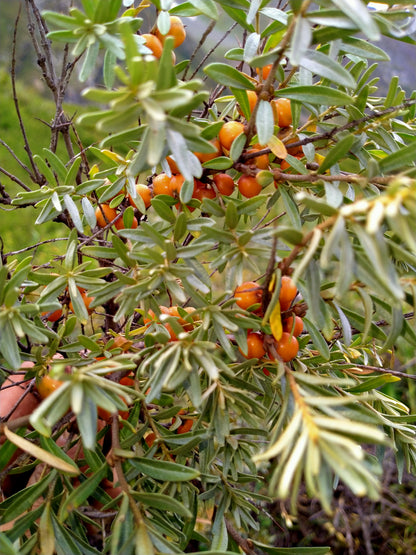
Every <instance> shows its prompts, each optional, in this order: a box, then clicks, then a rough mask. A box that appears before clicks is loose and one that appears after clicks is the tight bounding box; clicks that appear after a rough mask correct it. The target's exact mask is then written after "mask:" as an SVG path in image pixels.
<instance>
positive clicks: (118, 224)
mask: <svg viewBox="0 0 416 555" xmlns="http://www.w3.org/2000/svg"><path fill="white" fill-rule="evenodd" d="M138 225H139V222H138V221H137V218H136V216H133V221H132V223H131V226H130V229H136V227H137V226H138ZM114 227H115V228H116V229H126V228H125V226H124V221H123V218H119V219H118V220H117V221H116V223H115V224H114Z"/></svg>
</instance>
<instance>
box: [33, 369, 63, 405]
mask: <svg viewBox="0 0 416 555" xmlns="http://www.w3.org/2000/svg"><path fill="white" fill-rule="evenodd" d="M63 383H64V382H63V381H61V380H55V379H54V378H51V377H50V376H48V375H47V374H46V375H45V376H42V377H41V378H40V380H39V381H38V382H37V383H36V388H37V390H38V392H39V395H40V396H41V397H42V399H46V397H48V396H49V395H50V394H51V393H53V392H54V391H56V390H57V389H58V388H59V387H61V385H62V384H63Z"/></svg>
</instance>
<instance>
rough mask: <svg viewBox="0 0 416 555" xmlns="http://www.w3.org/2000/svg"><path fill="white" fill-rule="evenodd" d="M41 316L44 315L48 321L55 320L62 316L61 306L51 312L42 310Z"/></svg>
mask: <svg viewBox="0 0 416 555" xmlns="http://www.w3.org/2000/svg"><path fill="white" fill-rule="evenodd" d="M42 316H46V319H47V320H48V321H49V322H57V321H58V320H59V318H61V317H62V308H58V309H57V310H54V311H53V312H42Z"/></svg>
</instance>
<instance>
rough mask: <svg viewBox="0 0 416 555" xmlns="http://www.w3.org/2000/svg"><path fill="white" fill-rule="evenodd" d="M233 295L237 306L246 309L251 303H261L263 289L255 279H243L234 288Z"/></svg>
mask: <svg viewBox="0 0 416 555" xmlns="http://www.w3.org/2000/svg"><path fill="white" fill-rule="evenodd" d="M234 297H235V302H236V304H237V306H239V307H240V308H242V309H244V310H247V309H248V308H249V307H250V306H252V305H253V304H259V303H261V301H262V299H263V289H262V288H261V287H260V285H259V284H258V283H256V282H255V281H245V282H244V283H242V284H241V285H239V286H238V287H237V288H236V290H235V292H234Z"/></svg>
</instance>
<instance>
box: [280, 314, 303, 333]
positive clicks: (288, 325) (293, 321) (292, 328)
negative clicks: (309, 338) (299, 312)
mask: <svg viewBox="0 0 416 555" xmlns="http://www.w3.org/2000/svg"><path fill="white" fill-rule="evenodd" d="M283 331H285V332H287V333H291V334H292V335H294V336H295V337H298V336H299V335H300V334H301V333H302V331H303V320H302V318H301V317H300V316H295V317H293V316H289V318H287V319H286V320H285V321H284V322H283Z"/></svg>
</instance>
